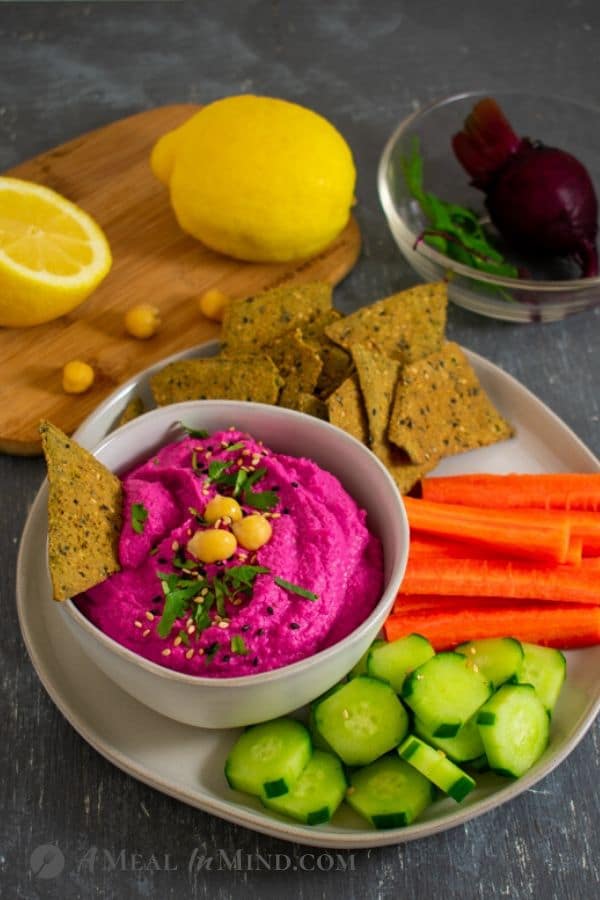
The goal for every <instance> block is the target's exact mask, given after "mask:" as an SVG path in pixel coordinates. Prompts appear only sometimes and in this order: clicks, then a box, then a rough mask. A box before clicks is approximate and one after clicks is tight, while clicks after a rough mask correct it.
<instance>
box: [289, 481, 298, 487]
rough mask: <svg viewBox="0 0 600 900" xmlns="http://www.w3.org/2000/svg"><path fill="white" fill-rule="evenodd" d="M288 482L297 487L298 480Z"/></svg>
mask: <svg viewBox="0 0 600 900" xmlns="http://www.w3.org/2000/svg"><path fill="white" fill-rule="evenodd" d="M290 484H291V485H292V487H294V488H296V487H298V482H297V481H291V482H290Z"/></svg>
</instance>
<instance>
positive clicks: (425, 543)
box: [409, 513, 600, 566]
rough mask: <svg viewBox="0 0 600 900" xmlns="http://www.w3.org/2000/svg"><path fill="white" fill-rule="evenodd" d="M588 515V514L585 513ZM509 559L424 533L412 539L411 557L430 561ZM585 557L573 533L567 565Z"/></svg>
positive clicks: (484, 549)
mask: <svg viewBox="0 0 600 900" xmlns="http://www.w3.org/2000/svg"><path fill="white" fill-rule="evenodd" d="M584 515H587V513H584ZM599 525H600V523H599ZM496 556H497V557H498V558H500V559H507V558H508V557H507V554H505V553H495V552H494V551H493V550H491V549H490V548H488V547H481V546H479V545H478V544H473V543H469V542H468V541H453V540H451V539H450V538H440V537H434V536H432V535H426V534H424V533H422V532H415V534H413V535H412V536H411V539H410V548H409V557H410V558H411V559H414V558H415V557H428V558H429V559H435V558H438V559H439V558H440V557H442V558H444V559H492V558H496ZM582 556H583V540H582V538H575V537H573V533H572V532H571V540H570V541H569V549H568V551H567V557H566V559H565V562H566V563H569V565H572V566H577V565H579V563H580V562H581V559H582Z"/></svg>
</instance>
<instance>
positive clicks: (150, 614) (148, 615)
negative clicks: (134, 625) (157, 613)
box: [146, 610, 154, 622]
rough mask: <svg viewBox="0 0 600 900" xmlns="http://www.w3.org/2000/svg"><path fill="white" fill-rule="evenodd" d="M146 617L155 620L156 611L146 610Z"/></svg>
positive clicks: (151, 620)
mask: <svg viewBox="0 0 600 900" xmlns="http://www.w3.org/2000/svg"><path fill="white" fill-rule="evenodd" d="M146 618H147V619H148V621H149V622H154V613H151V612H150V611H149V610H146Z"/></svg>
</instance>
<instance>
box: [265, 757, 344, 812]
mask: <svg viewBox="0 0 600 900" xmlns="http://www.w3.org/2000/svg"><path fill="white" fill-rule="evenodd" d="M346 787H347V781H346V776H345V774H344V769H343V768H342V764H341V762H340V761H339V759H338V758H337V756H334V755H333V754H332V753H326V752H324V751H323V750H315V751H314V752H313V755H312V757H311V758H310V761H309V763H308V765H307V766H306V768H305V769H304V771H303V772H302V774H301V775H300V777H299V778H298V780H297V781H296V783H295V784H294V785H293V787H292V788H291V789H290V790H289V791H288V793H287V794H282V795H281V796H280V797H265V796H263V797H262V798H261V799H262V802H263V804H264V806H266V807H267V808H268V809H274V810H275V811H276V812H279V813H283V814H284V815H285V816H290V817H291V818H292V819H297V820H298V821H299V822H303V823H304V824H305V825H320V824H322V823H323V822H328V821H329V820H330V819H331V817H332V815H333V814H334V812H335V811H336V809H337V808H338V806H339V805H340V803H341V802H342V800H343V799H344V795H345V793H346Z"/></svg>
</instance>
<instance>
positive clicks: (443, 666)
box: [402, 653, 492, 737]
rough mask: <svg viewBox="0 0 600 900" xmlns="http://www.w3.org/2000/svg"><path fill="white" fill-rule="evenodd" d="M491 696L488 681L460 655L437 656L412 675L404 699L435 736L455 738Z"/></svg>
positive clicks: (403, 691)
mask: <svg viewBox="0 0 600 900" xmlns="http://www.w3.org/2000/svg"><path fill="white" fill-rule="evenodd" d="M491 693H492V688H491V686H490V683H489V681H487V679H486V678H484V676H483V674H482V673H481V672H478V671H475V669H474V668H473V665H472V664H471V663H470V662H469V660H467V659H466V658H465V657H464V656H462V655H461V654H460V653H438V654H437V655H436V656H433V657H432V658H431V659H429V660H428V661H427V662H426V663H424V664H423V665H422V666H419V667H418V668H417V669H415V671H414V672H412V673H411V674H410V675H409V676H408V678H407V679H406V681H405V682H404V687H403V688H402V699H403V700H405V701H406V703H408V705H409V706H410V707H411V709H412V710H413V712H414V713H415V715H416V716H418V717H419V719H421V721H422V722H424V724H425V726H426V727H427V728H428V729H429V730H430V731H431V734H432V735H433V736H434V737H454V736H455V735H456V734H458V732H459V730H460V728H461V727H462V726H463V725H465V724H466V722H468V721H469V719H470V718H472V716H474V715H475V713H476V712H477V710H478V709H479V707H480V706H482V704H484V703H485V702H486V700H487V699H488V698H489V696H490V694H491Z"/></svg>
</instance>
